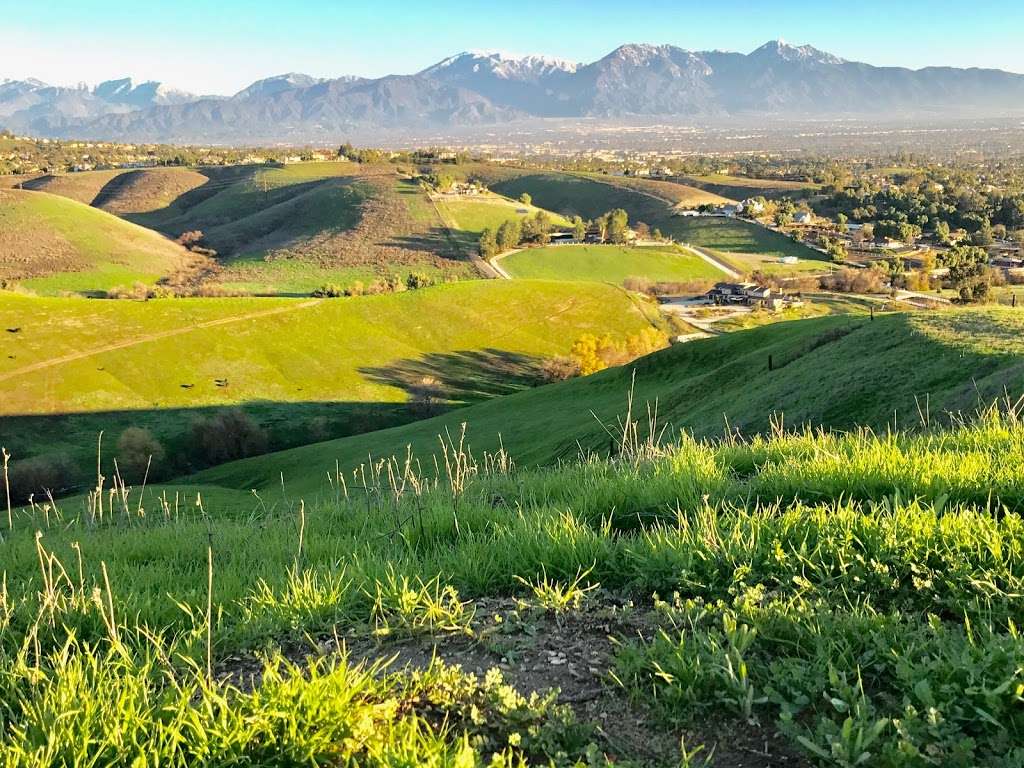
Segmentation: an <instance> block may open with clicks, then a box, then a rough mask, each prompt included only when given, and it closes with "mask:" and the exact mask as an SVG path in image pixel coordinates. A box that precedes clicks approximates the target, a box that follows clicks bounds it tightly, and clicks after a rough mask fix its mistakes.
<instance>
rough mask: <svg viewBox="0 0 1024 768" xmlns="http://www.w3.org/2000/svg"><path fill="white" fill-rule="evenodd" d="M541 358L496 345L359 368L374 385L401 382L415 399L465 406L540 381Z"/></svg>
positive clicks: (541, 379) (506, 393)
mask: <svg viewBox="0 0 1024 768" xmlns="http://www.w3.org/2000/svg"><path fill="white" fill-rule="evenodd" d="M543 363H544V360H543V358H540V357H536V356H533V355H524V354H521V353H518V352H507V351H505V350H499V349H481V350H463V351H458V352H436V353H431V354H427V355H424V356H423V357H420V358H416V359H407V360H399V361H398V362H395V363H392V364H390V365H384V366H376V367H366V368H360V369H359V372H360V373H361V374H363V375H364V376H366V377H367V378H368V379H370V380H371V381H373V382H375V383H377V384H386V385H388V386H392V387H399V388H400V389H403V390H405V392H406V393H407V394H408V395H409V399H410V401H412V402H413V403H414V404H415V403H421V404H422V403H430V402H438V403H444V402H447V403H450V404H453V405H467V404H470V403H475V402H479V401H481V400H486V399H489V398H492V397H501V396H503V395H511V394H514V393H516V392H521V391H522V390H524V389H530V388H531V387H535V386H538V385H539V384H543V383H544V374H543Z"/></svg>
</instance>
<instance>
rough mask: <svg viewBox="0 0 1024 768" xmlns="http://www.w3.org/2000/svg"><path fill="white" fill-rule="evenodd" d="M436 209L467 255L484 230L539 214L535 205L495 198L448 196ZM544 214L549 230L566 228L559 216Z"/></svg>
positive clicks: (487, 196)
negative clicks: (549, 221) (549, 222)
mask: <svg viewBox="0 0 1024 768" xmlns="http://www.w3.org/2000/svg"><path fill="white" fill-rule="evenodd" d="M436 205H437V208H438V210H439V212H440V213H441V217H442V219H443V220H444V221H445V222H446V223H447V224H448V226H449V227H450V228H451V229H452V230H453V231H454V234H455V237H456V238H457V239H458V241H459V243H460V244H461V245H462V247H463V248H464V249H465V250H466V251H467V252H475V251H476V248H477V243H478V242H479V241H480V235H481V233H482V232H483V231H484V230H485V229H488V228H489V229H492V230H494V231H497V230H498V227H500V226H501V225H502V224H504V223H505V222H506V221H511V220H516V219H518V220H520V221H522V220H524V219H526V218H527V217H529V216H535V215H536V214H537V213H538V212H539V211H541V210H543V209H541V208H538V207H537V206H535V205H527V204H525V203H520V202H518V201H515V200H509V199H507V198H504V197H500V196H498V195H484V196H481V197H454V196H448V197H443V198H439V199H438V200H437V202H436ZM548 213H549V216H550V217H551V224H552V225H553V226H555V227H565V226H568V223H569V222H568V221H567V220H566V219H565V218H564V217H563V216H559V215H558V214H552V213H550V212H548Z"/></svg>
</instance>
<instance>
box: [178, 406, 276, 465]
mask: <svg viewBox="0 0 1024 768" xmlns="http://www.w3.org/2000/svg"><path fill="white" fill-rule="evenodd" d="M191 433H192V444H193V446H194V447H195V451H196V453H197V454H198V458H199V459H200V460H201V461H203V462H204V463H206V464H223V463H224V462H226V461H234V460H235V459H244V458H246V457H247V456H256V455H258V454H261V453H264V452H265V451H266V450H267V433H266V431H265V430H264V429H263V428H262V427H260V425H259V424H257V423H256V422H255V421H254V420H253V419H252V417H251V416H249V415H248V414H247V413H245V412H244V411H240V410H238V409H232V410H228V411H224V412H222V413H218V414H216V415H214V416H206V417H200V418H197V419H195V420H193V422H192V427H191Z"/></svg>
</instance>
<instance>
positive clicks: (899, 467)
mask: <svg viewBox="0 0 1024 768" xmlns="http://www.w3.org/2000/svg"><path fill="white" fill-rule="evenodd" d="M623 423H624V424H625V425H626V428H625V429H624V430H622V431H621V432H620V433H619V436H618V439H617V442H616V454H617V455H616V458H614V459H598V458H594V457H589V458H587V457H584V458H583V459H581V460H580V461H578V462H575V463H572V464H565V465H562V466H560V467H557V468H552V469H544V470H522V469H516V468H515V465H514V463H513V462H512V461H511V459H510V457H509V456H508V455H506V454H504V453H498V454H489V455H483V454H477V458H474V457H473V454H472V453H471V452H470V451H469V449H468V446H466V444H464V443H463V442H462V441H461V440H460V438H459V436H458V435H457V434H456V435H449V436H446V437H445V438H444V442H445V445H446V448H445V450H444V461H442V462H440V463H439V464H437V465H433V464H431V463H430V462H426V463H424V464H423V465H422V466H423V468H421V465H420V464H419V463H418V462H417V461H416V458H415V457H409V459H408V460H407V458H406V457H405V456H400V457H399V458H398V459H396V460H392V461H389V462H382V463H367V464H364V465H363V466H362V467H355V468H353V467H351V466H349V467H344V468H339V469H338V470H337V471H336V473H335V475H334V477H333V478H332V483H333V484H334V487H335V491H336V492H335V496H334V497H333V499H324V500H322V501H321V502H319V503H318V504H306V503H303V502H302V500H301V499H300V498H297V497H296V496H294V495H292V494H290V492H289V491H288V490H287V488H282V489H280V490H279V492H278V493H276V494H270V493H269V492H267V493H265V494H263V495H261V496H260V498H259V504H258V506H257V509H256V511H255V512H253V513H252V514H243V515H237V514H236V515H231V514H225V513H224V512H223V511H222V510H221V509H219V508H218V507H217V506H216V502H214V501H213V500H211V499H207V500H205V501H200V498H201V497H200V498H197V497H195V496H194V495H193V496H190V497H189V498H188V501H189V502H190V503H189V504H187V505H186V504H185V503H184V501H185V500H184V499H182V502H183V503H181V504H180V505H174V506H172V505H170V504H168V505H166V506H164V505H162V504H155V503H153V502H152V501H150V500H147V501H146V502H145V503H144V504H143V505H142V507H141V508H140V507H139V506H137V500H138V494H133V493H129V494H127V495H126V496H125V497H124V498H122V497H121V496H120V495H119V494H114V495H113V496H110V497H109V498H108V495H107V494H106V492H102V493H100V494H98V495H97V497H95V498H94V499H93V502H92V504H91V506H89V507H88V508H81V509H76V508H73V507H67V506H65V507H63V508H62V509H60V510H56V509H54V508H52V507H51V508H46V509H44V508H41V507H36V508H34V509H32V510H24V511H21V512H19V513H17V514H16V516H15V518H14V521H13V531H6V530H5V532H4V536H5V540H4V543H3V544H0V548H2V552H3V562H4V569H5V572H6V578H5V580H4V583H5V585H6V586H5V589H4V591H3V593H2V595H3V598H2V601H0V694H2V695H0V739H2V740H3V744H2V747H0V749H2V750H3V756H4V759H5V763H6V764H7V765H10V766H15V765H46V764H53V763H65V764H66V763H74V762H76V761H79V760H83V759H85V758H86V756H89V757H90V758H92V759H94V760H95V761H97V762H98V763H103V764H126V763H130V762H131V761H132V760H135V759H136V758H140V757H141V756H143V755H145V756H146V758H147V759H148V760H150V761H154V760H158V761H159V762H160V763H162V764H167V765H193V764H196V763H197V762H199V763H204V764H223V763H225V762H245V763H257V764H260V763H264V762H266V761H270V760H274V761H276V763H277V764H280V763H284V764H297V763H300V762H307V763H310V762H311V763H324V762H332V763H340V764H360V765H378V764H380V765H383V764H396V763H397V764H424V763H431V764H438V765H449V764H450V765H473V764H478V763H487V762H488V761H493V762H491V763H490V764H496V765H507V764H513V765H519V764H525V763H528V764H545V765H546V764H549V763H555V764H559V765H574V764H579V765H594V764H608V763H615V764H628V762H629V757H630V756H629V755H622V754H619V755H616V756H614V757H613V756H612V753H611V751H610V750H609V748H608V745H607V743H606V742H605V741H603V740H602V737H601V736H600V733H599V732H598V731H596V730H595V728H594V727H593V725H592V724H591V723H588V722H584V721H581V720H579V718H578V715H577V714H574V712H573V711H572V710H568V709H565V708H560V707H559V706H558V705H557V703H556V702H555V701H553V700H551V699H550V698H545V697H539V698H523V697H521V696H520V695H518V694H517V693H516V692H515V691H514V690H512V689H511V688H509V687H507V686H506V685H505V684H504V682H503V681H502V680H501V679H500V677H499V676H498V675H497V674H494V673H491V674H488V675H486V676H485V677H478V676H474V675H468V674H466V673H465V672H460V671H457V670H453V669H451V668H449V667H447V666H445V665H442V664H440V663H434V664H432V665H429V666H428V667H427V668H426V669H425V670H421V671H418V672H417V671H415V670H413V669H406V670H402V669H399V668H398V667H396V666H392V667H389V668H387V669H385V668H383V667H381V666H379V665H381V664H385V663H386V659H388V658H389V657H390V655H391V650H390V649H391V648H393V647H397V646H392V645H390V643H392V642H395V641H396V640H398V639H400V638H403V637H411V636H419V635H433V636H434V637H435V638H445V637H448V638H454V637H468V638H470V639H471V640H472V639H474V638H475V642H476V643H478V644H479V645H480V646H481V647H482V648H487V647H489V646H488V642H489V641H488V640H487V637H489V636H490V635H491V634H492V633H493V630H494V627H493V626H489V625H487V624H486V623H482V622H480V621H478V620H476V619H475V618H474V608H475V607H476V606H477V605H478V604H479V603H480V601H482V600H484V599H485V598H493V597H496V596H502V595H512V596H518V597H519V598H520V599H521V600H522V601H524V603H525V604H527V605H530V606H532V608H531V610H540V611H545V610H547V611H558V612H561V613H565V612H570V613H571V612H574V611H575V612H579V611H584V612H585V611H586V610H588V609H587V601H588V599H590V598H588V595H590V594H591V593H592V592H593V590H594V589H595V588H596V587H597V586H598V585H600V587H601V589H602V590H604V591H605V592H612V593H615V594H618V595H621V596H623V597H629V598H632V599H633V600H634V601H636V604H637V605H638V606H639V607H640V610H642V611H644V612H645V616H646V617H647V618H646V620H645V623H644V625H643V626H644V630H643V631H642V632H641V633H640V634H639V635H638V636H636V635H634V636H632V637H621V638H619V644H618V646H617V647H618V650H617V651H616V653H615V658H613V659H611V660H610V662H609V664H608V666H607V667H606V668H604V669H603V670H600V671H599V672H600V677H601V678H602V679H603V680H604V683H603V686H604V687H603V689H602V693H601V696H602V697H604V698H609V699H610V698H613V697H616V696H619V695H625V696H626V697H629V698H632V699H633V701H634V702H635V703H634V706H635V707H636V708H637V711H638V712H641V711H643V712H648V713H649V714H650V716H651V718H653V719H652V720H651V722H652V726H651V727H652V729H653V730H652V737H653V734H654V733H657V732H662V731H665V732H674V731H675V729H678V728H684V729H689V728H691V727H693V724H694V723H696V722H702V723H709V722H712V723H713V722H720V723H721V724H722V725H721V726H720V728H721V729H722V730H721V732H719V733H717V734H711V735H712V736H714V737H715V738H716V739H718V740H719V741H723V742H728V741H730V740H732V739H734V738H735V734H736V733H737V732H741V731H743V730H745V729H752V728H767V729H769V730H778V731H779V732H781V733H782V734H783V735H784V737H785V738H786V739H787V740H788V741H789V742H790V744H791V745H792V748H793V749H795V750H798V751H800V752H802V753H803V755H804V756H805V759H806V760H807V762H808V763H809V764H816V765H823V766H851V765H872V766H883V767H886V768H887V767H888V766H928V765H962V766H974V765H985V766H1005V767H1008V766H1012V765H1019V764H1020V760H1021V759H1022V758H1024V751H1022V745H1024V709H1022V703H1024V702H1022V699H1021V694H1022V691H1024V674H1022V671H1021V669H1022V668H1021V661H1022V654H1024V643H1022V641H1021V640H1020V638H1019V636H1018V634H1017V630H1016V627H1017V626H1019V625H1020V623H1021V621H1022V620H1024V612H1022V610H1021V602H1020V598H1019V596H1020V594H1022V590H1024V583H1022V576H1021V574H1022V573H1024V571H1022V566H1024V562H1022V560H1024V525H1022V521H1021V518H1020V516H1019V513H1018V512H1017V511H1016V510H1018V509H1020V505H1021V503H1022V501H1024V486H1022V484H1021V479H1020V474H1019V472H1017V471H1016V467H1017V466H1019V464H1020V461H1021V459H1022V458H1024V427H1022V426H1021V424H1020V423H1018V422H1017V420H1016V418H1015V417H1014V416H1013V415H1012V414H1011V415H1009V416H1007V415H1006V414H1005V413H1004V414H1002V415H1000V414H999V413H998V412H995V411H992V412H990V413H989V414H987V415H986V416H985V417H984V418H983V419H982V420H981V421H980V422H978V423H977V424H975V425H971V426H960V427H957V428H954V429H952V430H949V431H942V432H934V433H925V434H921V435H905V434H897V433H891V434H886V435H874V434H872V433H870V432H867V431H860V432H857V433H853V434H848V435H842V436H839V435H824V434H816V433H812V432H799V433H785V432H782V431H777V432H776V433H774V434H773V435H770V436H767V437H764V438H758V439H755V440H753V441H750V442H742V441H737V440H734V439H728V440H725V441H716V442H698V441H695V440H693V439H690V438H686V437H684V438H682V439H680V440H679V441H676V442H674V443H673V444H672V445H669V446H666V447H662V448H657V447H655V446H654V445H653V444H652V443H649V442H642V441H640V440H639V439H638V438H637V434H638V432H637V428H636V425H635V424H633V423H632V422H630V421H629V420H628V419H627V420H626V421H625V422H623ZM353 470H354V471H353ZM36 531H39V533H38V534H37V533H36ZM595 599H596V598H595ZM524 631H525V629H524ZM374 636H376V637H377V638H378V643H379V647H378V648H377V650H376V651H374V652H373V653H371V654H369V655H363V656H347V655H346V654H345V653H344V652H335V651H331V650H328V651H326V652H325V651H324V650H323V649H324V647H325V646H324V643H323V641H324V638H337V637H342V638H348V639H349V640H351V642H352V643H353V644H355V643H357V641H358V640H359V638H361V637H374ZM442 641H443V640H442ZM336 645H337V643H328V644H327V647H328V648H329V649H330V648H335V647H336ZM307 653H309V654H312V655H313V656H314V657H322V658H316V659H313V660H309V659H305V658H304V657H305V654H307ZM282 654H283V655H282ZM240 655H241V656H243V657H249V656H252V655H255V657H256V658H258V659H264V662H263V666H262V667H261V668H259V672H258V674H257V675H256V676H255V678H254V679H252V680H250V681H249V682H246V683H244V684H243V683H242V682H241V681H240V680H239V679H238V678H237V676H233V675H231V674H230V672H231V670H232V669H233V664H234V663H235V662H233V661H232V660H233V659H237V658H238V657H239V656H240ZM499 655H500V654H499ZM494 658H495V661H496V662H497V658H498V656H495V657H494ZM360 659H366V662H365V663H366V664H368V665H369V666H368V667H366V666H360ZM510 666H511V670H512V672H513V673H514V671H515V663H514V661H513V662H512V663H511V665H510ZM68 702H78V704H77V705H76V706H74V707H71V706H69V704H68ZM755 724H756V725H755ZM705 733H706V732H705ZM691 746H693V745H692V742H691ZM493 754H497V755H498V756H497V757H492V755H493ZM680 759H681V757H680V756H679V755H677V756H676V758H675V764H677V765H678V764H679V760H680ZM648 764H649V763H648Z"/></svg>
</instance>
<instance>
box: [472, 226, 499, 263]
mask: <svg viewBox="0 0 1024 768" xmlns="http://www.w3.org/2000/svg"><path fill="white" fill-rule="evenodd" d="M477 249H478V250H479V251H480V255H481V256H482V257H483V258H485V259H489V258H491V257H492V256H497V255H498V238H497V236H496V235H495V234H494V230H493V229H491V228H490V227H487V228H486V229H484V231H483V232H481V233H480V242H479V243H478V245H477Z"/></svg>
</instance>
